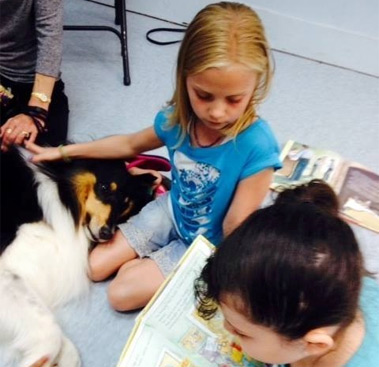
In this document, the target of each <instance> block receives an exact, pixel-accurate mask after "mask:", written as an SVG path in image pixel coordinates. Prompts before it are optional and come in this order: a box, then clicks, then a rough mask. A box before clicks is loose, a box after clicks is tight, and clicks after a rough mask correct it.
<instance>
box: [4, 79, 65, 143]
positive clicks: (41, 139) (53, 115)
mask: <svg viewBox="0 0 379 367" xmlns="http://www.w3.org/2000/svg"><path fill="white" fill-rule="evenodd" d="M1 83H2V84H3V85H4V87H6V88H7V87H9V88H11V89H12V93H13V94H14V98H13V99H12V101H11V102H10V103H9V105H8V106H6V107H2V108H1V125H3V124H4V123H5V122H6V121H7V120H8V118H10V117H13V116H16V115H18V114H19V113H21V112H22V110H23V109H24V108H25V107H26V106H27V105H28V102H29V99H30V95H31V93H32V89H33V84H26V83H17V82H14V81H12V80H9V79H7V78H5V77H1ZM68 115H69V108H68V99H67V96H66V95H65V93H64V83H63V81H62V80H57V82H56V83H55V85H54V89H53V93H52V97H51V103H50V105H49V113H48V116H47V124H46V127H47V129H48V131H47V132H46V133H44V134H39V136H38V137H37V143H39V144H43V143H47V144H50V145H52V146H56V145H59V144H61V143H64V142H65V141H66V140H67V130H68Z"/></svg>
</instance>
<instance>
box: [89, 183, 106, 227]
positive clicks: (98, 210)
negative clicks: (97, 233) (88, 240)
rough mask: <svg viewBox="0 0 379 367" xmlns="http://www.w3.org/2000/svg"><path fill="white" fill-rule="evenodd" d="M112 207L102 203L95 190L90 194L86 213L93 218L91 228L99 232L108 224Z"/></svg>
mask: <svg viewBox="0 0 379 367" xmlns="http://www.w3.org/2000/svg"><path fill="white" fill-rule="evenodd" d="M111 209H112V208H111V206H110V205H109V204H104V203H103V202H102V201H100V200H99V199H98V198H97V197H96V194H95V192H94V191H93V190H91V191H90V192H89V195H88V199H87V201H86V204H85V212H86V214H89V215H90V217H91V221H90V227H91V229H94V228H96V229H97V230H99V229H100V228H101V227H102V226H104V225H106V224H107V221H108V219H109V216H110V213H111Z"/></svg>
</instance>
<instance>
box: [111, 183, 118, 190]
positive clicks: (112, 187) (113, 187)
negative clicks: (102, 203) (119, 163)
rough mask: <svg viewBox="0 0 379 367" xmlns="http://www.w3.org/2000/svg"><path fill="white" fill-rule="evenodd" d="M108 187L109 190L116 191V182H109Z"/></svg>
mask: <svg viewBox="0 0 379 367" xmlns="http://www.w3.org/2000/svg"><path fill="white" fill-rule="evenodd" d="M110 188H111V191H116V190H117V184H116V182H111V184H110Z"/></svg>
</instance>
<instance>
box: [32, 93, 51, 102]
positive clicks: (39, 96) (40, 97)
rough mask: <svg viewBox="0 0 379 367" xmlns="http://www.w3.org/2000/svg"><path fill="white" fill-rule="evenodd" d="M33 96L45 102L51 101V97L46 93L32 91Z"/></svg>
mask: <svg viewBox="0 0 379 367" xmlns="http://www.w3.org/2000/svg"><path fill="white" fill-rule="evenodd" d="M32 96H34V97H37V98H38V99H39V100H40V101H41V102H43V103H50V102H51V98H49V97H48V96H47V95H46V94H45V93H39V92H32Z"/></svg>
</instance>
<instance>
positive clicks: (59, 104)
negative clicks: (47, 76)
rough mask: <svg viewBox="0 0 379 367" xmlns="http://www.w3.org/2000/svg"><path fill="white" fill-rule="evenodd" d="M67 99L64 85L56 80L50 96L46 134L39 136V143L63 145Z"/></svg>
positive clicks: (65, 130) (67, 112)
mask: <svg viewBox="0 0 379 367" xmlns="http://www.w3.org/2000/svg"><path fill="white" fill-rule="evenodd" d="M68 115H69V108H68V99H67V96H66V94H65V92H64V83H63V81H62V80H57V81H56V83H55V86H54V90H53V94H52V96H51V103H50V106H49V114H48V117H47V128H48V130H47V132H46V133H45V134H43V135H42V136H41V139H39V141H41V142H44V143H48V144H50V145H52V146H57V145H59V144H62V143H65V141H66V140H67V130H68Z"/></svg>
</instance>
